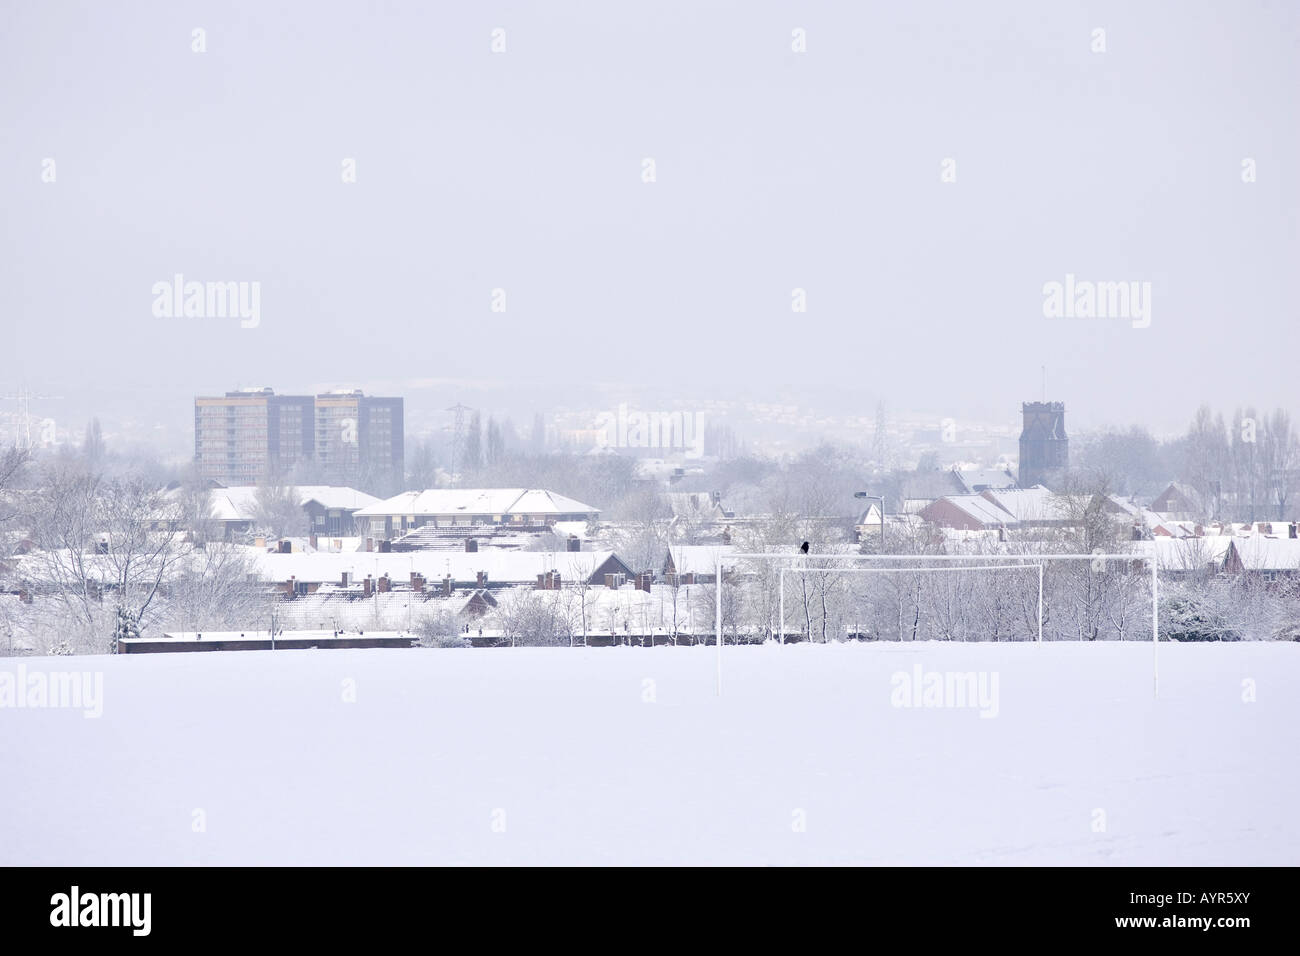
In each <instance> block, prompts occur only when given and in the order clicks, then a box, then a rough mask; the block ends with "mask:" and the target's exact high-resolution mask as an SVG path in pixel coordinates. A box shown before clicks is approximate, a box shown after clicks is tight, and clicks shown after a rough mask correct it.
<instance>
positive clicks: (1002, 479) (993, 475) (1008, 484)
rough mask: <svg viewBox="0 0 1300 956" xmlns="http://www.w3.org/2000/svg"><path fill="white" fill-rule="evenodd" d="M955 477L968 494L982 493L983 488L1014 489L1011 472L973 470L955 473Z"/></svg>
mask: <svg viewBox="0 0 1300 956" xmlns="http://www.w3.org/2000/svg"><path fill="white" fill-rule="evenodd" d="M957 477H958V478H959V479H960V480H961V483H962V484H963V485H965V486H966V490H967V491H969V492H978V491H983V490H984V489H985V488H1014V487H1015V486H1016V479H1015V478H1013V477H1012V476H1011V472H1009V471H1007V470H1005V469H1001V468H973V469H963V470H962V471H958V472H957Z"/></svg>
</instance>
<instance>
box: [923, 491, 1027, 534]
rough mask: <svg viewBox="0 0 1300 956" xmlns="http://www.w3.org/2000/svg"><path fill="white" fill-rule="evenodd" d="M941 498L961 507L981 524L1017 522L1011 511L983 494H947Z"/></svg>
mask: <svg viewBox="0 0 1300 956" xmlns="http://www.w3.org/2000/svg"><path fill="white" fill-rule="evenodd" d="M939 500H940V501H946V502H948V503H949V504H951V505H953V506H954V507H956V508H958V509H960V510H961V511H963V512H965V513H966V514H967V515H969V516H970V517H971V518H973V519H975V520H976V521H978V522H979V523H980V524H984V525H1006V526H1007V527H1011V526H1014V525H1015V524H1016V519H1015V517H1014V516H1013V515H1012V514H1011V513H1010V512H1008V511H1006V510H1004V509H1002V508H999V507H998V506H997V505H995V504H994V503H993V502H991V501H989V500H988V499H987V498H985V497H984V496H983V495H946V496H944V497H943V498H941V499H939Z"/></svg>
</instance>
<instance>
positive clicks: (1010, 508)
mask: <svg viewBox="0 0 1300 956" xmlns="http://www.w3.org/2000/svg"><path fill="white" fill-rule="evenodd" d="M984 498H985V499H986V500H992V501H993V502H994V503H995V504H997V506H998V507H1000V508H1001V509H1002V510H1003V511H1006V512H1007V513H1009V514H1010V515H1011V516H1012V517H1013V518H1014V519H1015V520H1016V521H1018V522H1022V523H1023V522H1028V521H1060V520H1062V519H1063V518H1065V517H1066V514H1067V503H1068V502H1067V499H1066V498H1065V497H1064V496H1062V495H1058V494H1057V493H1056V492H1054V491H1050V490H1048V489H1047V488H1044V487H1043V486H1042V485H1033V486H1032V487H1029V488H1009V489H1002V490H993V489H989V490H988V491H986V492H984ZM1079 513H1080V514H1082V513H1083V507H1082V503H1080V507H1079Z"/></svg>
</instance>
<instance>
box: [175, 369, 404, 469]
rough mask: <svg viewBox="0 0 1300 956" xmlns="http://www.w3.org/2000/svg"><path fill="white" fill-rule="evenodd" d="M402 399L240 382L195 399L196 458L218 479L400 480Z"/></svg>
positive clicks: (402, 451) (350, 390)
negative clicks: (282, 390) (288, 391)
mask: <svg viewBox="0 0 1300 956" xmlns="http://www.w3.org/2000/svg"><path fill="white" fill-rule="evenodd" d="M403 435H404V420H403V403H402V399H400V398H378V397H370V396H366V395H365V394H364V393H362V392H361V390H360V389H348V390H343V391H335V392H327V393H325V394H323V395H316V396H312V395H276V394H275V392H274V390H272V389H270V388H246V389H239V390H237V391H233V392H227V393H226V394H225V395H223V396H211V397H205V396H200V397H197V398H195V399H194V462H195V465H196V466H197V468H198V472H199V476H200V477H201V478H204V479H208V480H210V481H215V482H218V483H220V484H222V485H227V486H232V485H255V484H257V483H259V482H263V481H267V480H268V479H271V478H275V477H279V478H282V479H288V478H290V477H293V476H295V475H296V476H298V477H297V480H299V481H302V480H310V483H312V484H328V485H350V486H353V487H363V488H364V487H365V486H366V485H372V486H386V485H389V484H392V483H396V484H397V485H399V486H400V483H401V479H402V476H403V473H404V469H405V464H406V461H405V446H404V440H403Z"/></svg>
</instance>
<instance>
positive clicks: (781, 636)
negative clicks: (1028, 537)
mask: <svg viewBox="0 0 1300 956" xmlns="http://www.w3.org/2000/svg"><path fill="white" fill-rule="evenodd" d="M787 571H789V572H790V573H791V574H796V575H802V574H951V573H953V572H955V571H1037V572H1038V643H1039V644H1041V643H1043V566H1042V565H1041V564H988V565H980V566H978V567H973V568H807V567H804V568H787V567H783V568H780V569H778V580H779V585H778V586H779V588H780V591H779V592H778V593H779V599H778V606H779V610H778V612H777V619H778V621H779V622H780V625H779V630H778V631H777V635H778V637H777V643H778V644H785V574H786V572H787Z"/></svg>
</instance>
